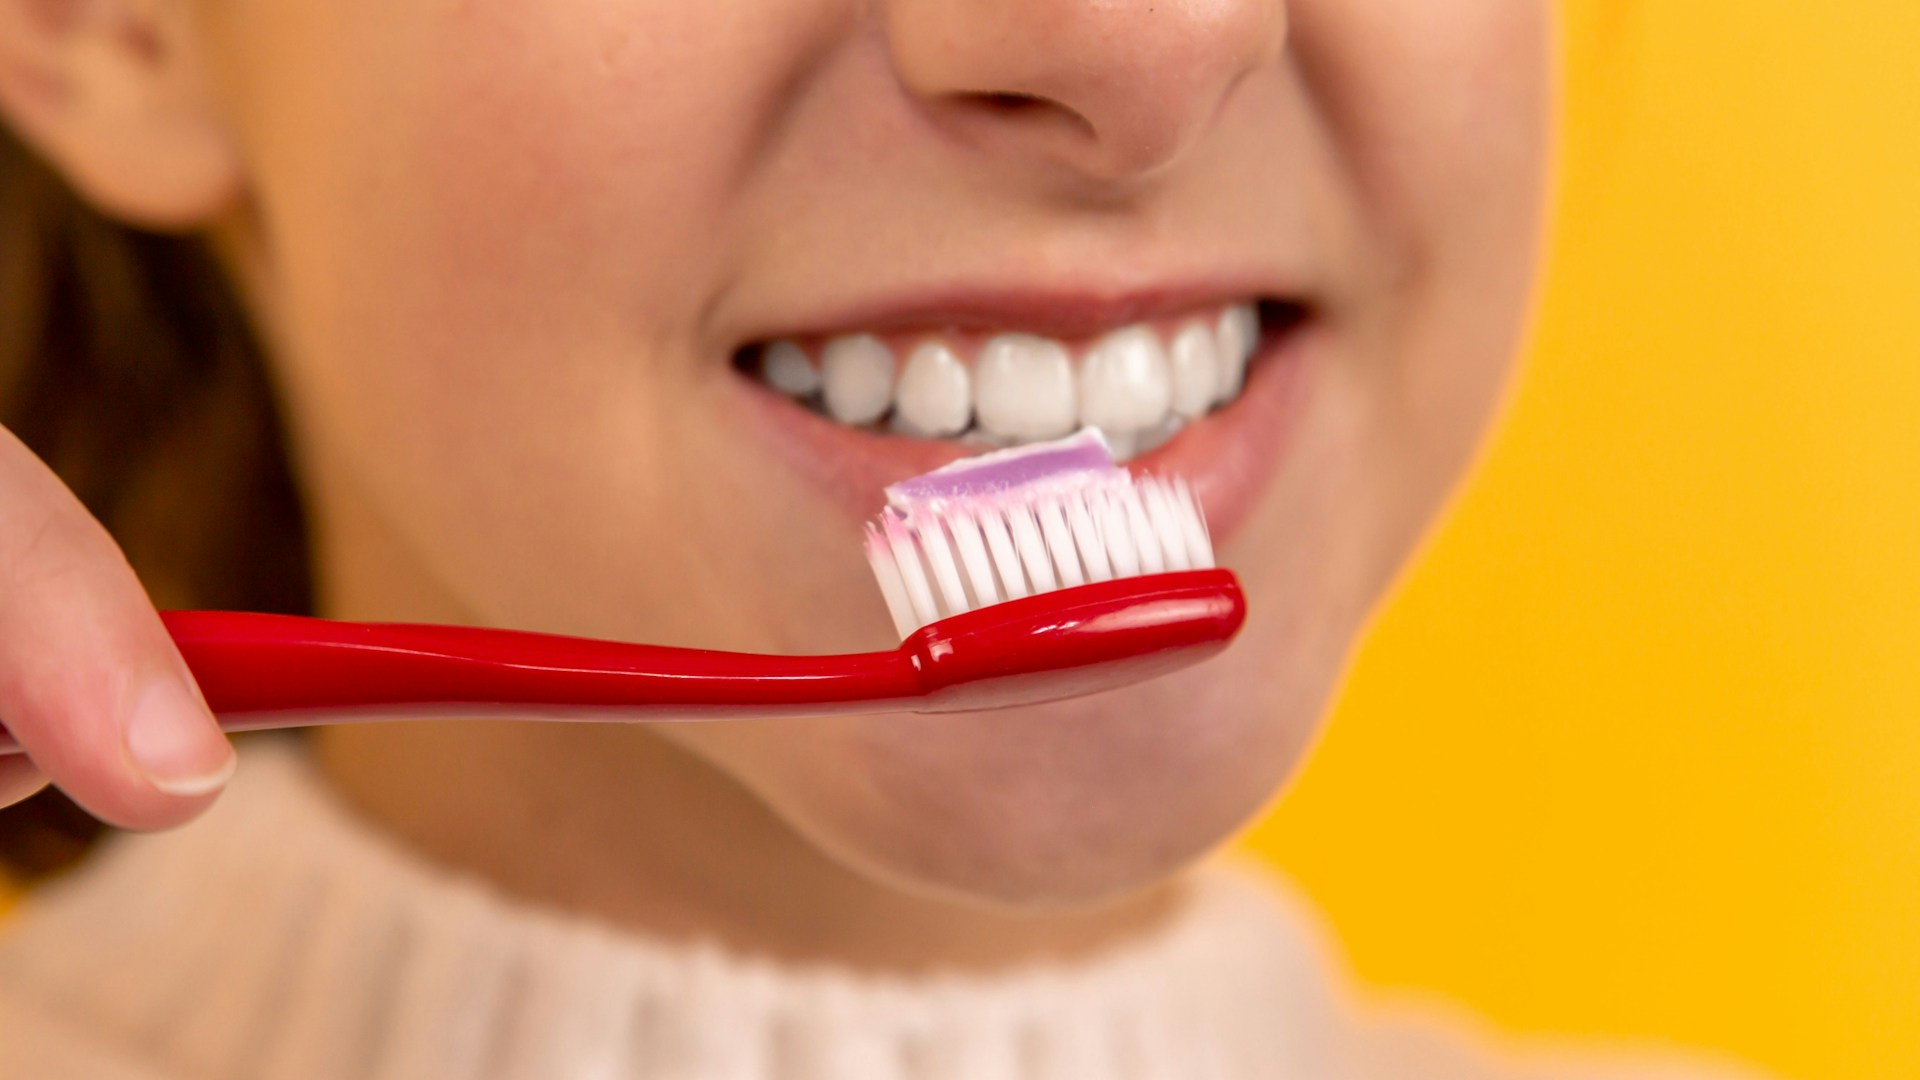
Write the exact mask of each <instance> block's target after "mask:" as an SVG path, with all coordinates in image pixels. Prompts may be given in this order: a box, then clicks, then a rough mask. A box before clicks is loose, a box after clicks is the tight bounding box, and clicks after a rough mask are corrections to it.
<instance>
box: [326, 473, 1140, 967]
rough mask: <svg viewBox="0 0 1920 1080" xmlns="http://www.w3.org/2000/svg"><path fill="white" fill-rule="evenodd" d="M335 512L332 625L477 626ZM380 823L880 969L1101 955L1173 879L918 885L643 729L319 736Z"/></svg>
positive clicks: (393, 553) (781, 951)
mask: <svg viewBox="0 0 1920 1080" xmlns="http://www.w3.org/2000/svg"><path fill="white" fill-rule="evenodd" d="M331 502H332V504H333V505H331V506H329V507H328V509H329V511H330V512H329V513H326V514H323V515H318V516H319V517H320V519H321V521H320V528H319V532H318V537H317V539H318V544H317V547H318V550H319V552H320V554H321V558H322V566H323V569H324V570H325V573H323V574H322V575H321V590H320V604H321V610H322V612H323V613H325V614H327V615H329V616H332V617H335V618H350V619H390V620H406V621H442V622H472V621H475V620H474V619H473V617H472V615H471V613H469V612H467V611H465V610H464V609H463V608H462V606H461V605H459V604H457V603H454V602H452V600H451V598H450V596H449V595H448V594H447V593H445V592H443V591H441V590H439V589H437V588H436V587H435V586H434V585H433V583H432V582H433V579H432V576H431V575H430V574H428V573H426V572H425V571H424V568H423V567H422V566H420V565H419V564H418V562H417V560H410V559H408V558H406V557H405V548H404V546H403V545H401V544H399V543H398V542H396V540H395V538H393V537H392V535H391V533H390V532H389V531H387V530H385V529H383V528H382V527H381V526H380V523H379V522H378V521H377V520H374V519H373V518H372V517H371V516H370V515H364V514H357V513H354V512H353V507H354V505H356V504H354V503H352V502H346V503H345V505H341V503H342V501H341V500H332V501H331ZM316 746H317V749H318V755H317V756H318V759H319V764H320V769H321V772H322V774H323V775H324V776H325V777H326V778H327V779H328V780H329V781H330V782H331V783H332V784H333V785H334V786H335V787H337V788H338V789H339V791H340V793H341V795H342V796H343V797H344V798H345V799H346V800H347V801H348V802H349V803H350V804H352V805H353V806H355V807H356V809H357V810H358V811H359V812H360V813H361V814H362V815H363V816H364V817H365V818H367V819H368V820H369V821H371V822H372V823H373V824H374V825H376V826H377V827H380V828H382V829H384V830H385V831H387V832H388V833H390V834H391V835H392V836H393V837H394V838H395V839H396V840H397V841H398V842H400V843H402V844H404V845H407V846H409V847H411V848H413V849H415V850H417V851H418V852H420V853H421V854H422V855H424V856H426V857H427V858H430V859H432V860H434V861H436V862H439V863H442V864H445V865H449V866H452V867H456V868H458V869H461V870H463V871H465V872H468V873H471V874H475V875H477V876H479V877H481V878H483V879H485V880H488V881H490V882H491V883H492V884H494V885H495V886H496V887H498V888H500V889H501V890H502V891H504V892H506V893H507V894H509V895H513V896H517V897H519V898H522V899H524V900H528V901H531V902H534V903H538V904H541V905H543V906H547V907H551V908H558V909H563V910H569V911H573V912H577V913H579V914H582V915H586V916H589V917H592V918H595V919H597V920H600V921H603V922H607V923H611V924H614V925H618V926H622V927H625V928H628V929H631V930H633V931H636V932H638V933H642V934H645V935H648V936H652V937H656V938H661V939H667V940H694V939H704V940H717V941H719V942H720V943H722V944H724V945H726V946H728V947H730V948H733V949H735V950H738V951H741V952H745V953H750V954H759V955H767V956H773V957H777V958H781V959H784V960H790V961H799V962H818V963H832V964H837V965H843V966H852V967H857V968H863V969H871V970H924V969H931V968H940V969H961V970H990V969H993V968H997V967H1006V966H1011V965H1016V964H1019V963H1022V962H1026V961H1032V960H1037V959H1042V958H1046V959H1053V958H1061V957H1069V956H1074V955H1078V954H1084V953H1089V952H1093V951H1097V950H1099V949H1101V948H1103V947H1105V946H1108V945H1110V944H1112V943H1114V942H1116V941H1119V940H1123V939H1126V938H1128V937H1131V936H1134V935H1137V934H1140V933H1142V932H1144V931H1146V930H1149V929H1150V928H1152V927H1153V926H1156V925H1158V924H1160V923H1161V922H1163V921H1164V920H1165V919H1166V918H1167V917H1168V915H1169V914H1170V913H1171V910H1172V908H1173V906H1174V900H1175V898H1174V896H1173V895H1172V891H1171V890H1167V889H1163V890H1160V891H1157V892H1154V893H1151V894H1149V895H1145V896H1140V897H1135V898H1132V899H1128V900H1125V901H1122V902H1119V903H1117V904H1113V905H1109V906H1106V907H1102V908H1097V909H1093V910H1083V911H1074V912H1046V913H1032V912H1014V911H1006V910H1002V909H995V908H988V907H984V906H977V905H971V904H967V903H964V902H958V901H954V900H950V899H945V898H936V897H928V896H922V895H918V894H915V893H911V892H908V891H904V890H902V889H898V888H894V887H891V886H889V885H887V884H885V883H882V882H878V881H875V880H872V879H870V878H868V877H865V876H863V875H861V874H859V873H858V872H856V871H853V870H850V869H848V868H847V867H846V866H844V865H842V864H841V863H839V862H837V861H835V860H834V859H833V858H831V857H829V856H828V855H826V854H824V853H823V852H821V851H820V850H819V849H818V848H816V847H815V846H813V845H812V844H811V843H809V842H808V841H807V840H806V839H805V838H804V837H802V836H801V835H799V834H798V833H797V832H796V831H795V830H794V829H793V828H792V827H791V826H790V825H788V824H787V823H786V822H785V821H784V820H782V819H781V818H779V817H778V816H777V815H775V814H774V813H773V812H772V811H770V810H769V809H768V808H767V807H766V805H765V804H764V803H762V802H761V801H760V800H759V799H757V798H756V797H755V796H754V795H753V794H752V793H751V792H750V791H748V790H746V789H745V788H743V787H742V786H741V785H740V784H739V783H738V782H736V781H735V780H734V779H733V778H731V777H730V776H728V775H726V774H724V773H722V772H721V771H720V770H718V769H716V768H714V767H712V766H710V765H708V764H707V763H706V762H704V761H702V760H700V759H698V758H696V757H695V756H693V755H692V754H690V753H688V752H687V751H685V750H682V749H680V748H679V747H677V746H675V745H672V744H670V743H669V742H668V741H667V740H665V739H661V738H658V737H656V736H655V735H653V734H651V733H650V732H649V731H648V730H647V729H646V728H644V727H639V726H631V727H630V726H624V725H598V724H538V723H499V722H480V721H444V722H418V723H407V724H369V725H362V726H350V727H339V728H330V729H322V730H321V731H319V732H317V733H316Z"/></svg>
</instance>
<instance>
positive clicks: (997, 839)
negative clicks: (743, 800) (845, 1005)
mask: <svg viewBox="0 0 1920 1080" xmlns="http://www.w3.org/2000/svg"><path fill="white" fill-rule="evenodd" d="M1243 644H1244V643H1243ZM1258 659H1259V652H1258V651H1257V650H1255V649H1251V648H1242V649H1236V650H1235V651H1233V652H1231V653H1229V654H1227V655H1225V656H1223V657H1221V658H1219V659H1217V660H1215V661H1213V662H1210V663H1208V664H1205V665H1202V666H1200V667H1198V668H1195V669H1192V670H1190V671H1187V672H1183V673H1181V674H1180V675H1176V676H1172V677H1169V678H1166V679H1162V680H1160V681H1158V682H1155V683H1151V684H1147V685H1144V686H1139V687H1132V688H1128V689H1125V690H1119V691H1113V692H1110V693H1107V694H1102V695H1097V696H1094V697H1090V698H1083V699H1079V700H1075V701H1067V702H1059V703H1055V704H1051V705H1045V706H1036V707H1028V708H1020V709H1009V710H1005V711H999V712H991V713H961V714H948V715H939V716H923V715H916V714H899V715H888V716H869V717H857V718H848V719H834V720H816V721H798V722H796V721H783V722H781V723H779V724H743V725H733V726H732V727H731V730H730V731H728V732H726V733H725V734H724V735H721V733H719V732H717V731H714V732H713V734H715V735H719V736H720V739H719V741H718V743H717V744H715V745H709V746H706V747H703V748H702V749H701V752H702V753H704V754H706V755H707V756H709V757H712V758H715V759H718V760H720V761H722V762H723V763H724V766H725V767H726V769H727V770H728V771H729V772H731V773H732V774H733V775H734V776H735V777H736V778H738V779H739V780H741V781H742V782H744V783H745V784H747V786H748V787H750V788H751V789H753V790H754V791H755V793H756V794H758V795H759V796H760V797H761V798H762V799H764V800H765V801H766V802H767V803H768V804H769V805H770V806H772V808H773V809H774V810H775V812H776V813H778V814H779V815H780V816H781V817H782V818H783V819H785V820H786V821H787V822H788V823H789V824H790V825H791V826H793V827H794V828H795V829H797V830H798V831H799V832H800V833H802V834H803V835H804V836H805V837H806V838H807V839H808V840H809V841H811V842H812V843H813V844H814V845H815V846H816V847H818V848H820V849H821V850H822V851H824V852H826V853H827V854H828V855H829V856H831V857H832V858H834V859H835V860H836V861H838V862H840V863H841V864H843V865H845V866H847V867H849V868H851V869H853V870H855V871H856V872H858V873H860V874H862V875H863V876H866V877H868V878H870V879H874V880H877V881H881V882H883V883H885V884H887V885H889V886H890V887H893V888H897V889H900V890H902V891H904V892H908V893H912V894H916V895H922V896H926V897H929V898H937V899H942V900H946V901H950V902H958V903H963V904H968V905H973V906H984V907H990V908H1001V909H1010V910H1027V911H1047V910H1060V909H1072V908H1085V907H1090V906H1096V905H1099V904H1102V903H1105V902H1110V901H1115V900H1119V899H1122V898H1125V897H1127V896H1128V895H1129V894H1133V893H1137V892H1140V891H1142V890H1145V889H1148V888H1150V887H1152V886H1155V885H1158V884H1161V883H1164V882H1165V881H1167V880H1168V879H1169V878H1171V877H1173V876H1175V875H1177V874H1179V873H1180V872H1181V871H1182V870H1184V869H1185V868H1187V867H1189V866H1190V865H1191V864H1193V863H1194V862H1195V861H1197V860H1199V859H1200V858H1202V857H1204V856H1205V855H1206V854H1207V853H1209V852H1210V851H1212V850H1213V849H1215V848H1217V847H1218V846H1219V845H1220V844H1221V843H1223V842H1224V841H1225V840H1227V839H1228V838H1229V837H1231V836H1232V835H1233V833H1234V832H1235V831H1236V830H1238V829H1239V828H1240V827H1241V826H1242V825H1243V824H1245V823H1246V822H1247V821H1248V819H1249V818H1251V817H1252V816H1253V815H1255V814H1256V813H1258V812H1259V810H1260V809H1261V808H1262V807H1263V806H1264V805H1265V804H1266V803H1267V801H1268V800H1269V799H1270V798H1271V797H1272V796H1273V794H1274V793H1275V792H1276V791H1277V790H1278V789H1279V788H1280V786H1281V785H1282V784H1283V783H1284V782H1285V780H1286V779H1287V776H1288V775H1289V774H1290V773H1291V772H1292V771H1293V769H1294V768H1295V767H1296V765H1297V764H1298V762H1299V760H1300V758H1301V756H1302V754H1303V752H1304V749H1305V746H1306V744H1307V742H1308V740H1309V739H1310V737H1311V735H1312V732H1313V730H1314V727H1315V724H1316V722H1317V720H1318V716H1319V712H1320V709H1321V707H1322V706H1323V704H1324V701H1325V698H1326V695H1327V691H1328V689H1329V687H1328V686H1324V685H1323V686H1317V687H1314V688H1312V689H1311V690H1309V691H1308V692H1306V693H1294V694H1289V693H1286V692H1285V688H1284V685H1282V684H1276V683H1274V682H1273V681H1272V678H1271V676H1270V675H1267V676H1265V677H1263V676H1262V673H1261V672H1260V670H1259V668H1260V665H1259V664H1258V662H1257V661H1258ZM1322 681H1324V682H1329V683H1330V681H1331V680H1322Z"/></svg>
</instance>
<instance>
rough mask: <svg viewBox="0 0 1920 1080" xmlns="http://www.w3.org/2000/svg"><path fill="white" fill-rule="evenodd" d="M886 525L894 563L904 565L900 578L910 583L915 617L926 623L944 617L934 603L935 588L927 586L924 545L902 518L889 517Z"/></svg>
mask: <svg viewBox="0 0 1920 1080" xmlns="http://www.w3.org/2000/svg"><path fill="white" fill-rule="evenodd" d="M885 527H886V530H887V546H888V547H890V548H892V549H893V559H894V564H895V565H896V566H898V567H899V568H900V580H901V581H903V582H905V583H906V586H907V600H908V601H909V602H910V603H912V605H913V614H914V617H915V618H917V619H919V620H920V621H919V623H918V625H920V626H925V625H926V624H928V623H930V622H933V621H934V620H936V619H938V618H939V617H940V609H939V608H937V607H935V606H934V603H933V590H932V589H931V588H929V587H928V586H927V571H926V568H925V567H924V566H922V565H921V563H920V549H919V547H918V546H917V545H916V544H915V543H914V541H913V535H912V534H911V533H909V532H907V528H906V526H904V525H902V524H900V522H899V519H897V518H888V519H887V521H886V526H885Z"/></svg>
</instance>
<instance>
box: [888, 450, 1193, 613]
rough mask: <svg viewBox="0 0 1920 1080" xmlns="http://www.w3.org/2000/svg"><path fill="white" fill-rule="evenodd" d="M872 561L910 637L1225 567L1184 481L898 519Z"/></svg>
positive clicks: (958, 505)
mask: <svg viewBox="0 0 1920 1080" xmlns="http://www.w3.org/2000/svg"><path fill="white" fill-rule="evenodd" d="M867 558H868V560H869V561H870V562H872V564H873V572H874V577H875V578H876V579H877V580H878V581H879V583H880V593H881V595H882V596H883V597H884V598H885V600H886V603H887V610H888V612H890V613H891V614H892V616H893V621H894V625H895V627H896V628H897V629H898V630H899V631H900V636H901V637H903V638H904V637H906V636H908V635H909V634H911V633H912V632H913V631H914V630H916V629H918V628H920V627H922V626H925V625H927V624H928V623H931V622H935V621H937V620H939V619H943V618H948V617H951V616H953V615H957V614H960V613H962V612H965V611H970V610H972V609H975V608H981V607H986V606H989V605H992V604H997V603H1001V602H1004V601H1007V600H1017V599H1019V598H1021V597H1024V596H1028V595H1032V594H1037V593H1045V592H1050V591H1052V590H1055V589H1059V588H1072V587H1074V586H1077V585H1081V584H1084V583H1086V582H1088V581H1109V580H1113V579H1116V578H1128V577H1138V576H1140V575H1143V574H1158V573H1163V572H1166V571H1177V570H1188V569H1205V568H1210V567H1212V566H1213V565H1214V557H1213V541H1212V539H1211V538H1210V537H1209V535H1208V532H1207V522H1206V517H1205V515H1203V514H1202V513H1201V511H1200V503H1199V500H1198V499H1196V498H1195V497H1194V493H1193V489H1192V488H1190V487H1188V486H1187V484H1186V483H1184V482H1183V481H1180V480H1172V481H1167V480H1161V479H1158V478H1154V477H1142V478H1139V479H1137V480H1128V479H1126V478H1124V477H1123V478H1122V479H1121V480H1119V481H1113V480H1102V481H1101V482H1099V483H1098V484H1097V485H1089V486H1088V487H1085V488H1082V489H1074V490H1058V489H1055V490H1038V491H1032V492H1028V491H1014V492H1011V493H1003V494H998V495H993V496H990V497H983V498H979V499H974V500H970V501H969V500H955V501H954V503H953V504H952V505H942V504H938V503H934V504H927V505H920V506H916V507H914V508H913V509H912V510H911V512H910V516H905V515H903V514H902V513H901V512H900V511H895V510H889V511H886V512H885V513H883V514H882V515H881V518H880V520H879V521H878V522H877V523H875V524H874V525H871V526H869V527H868V530H867Z"/></svg>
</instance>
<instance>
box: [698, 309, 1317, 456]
mask: <svg viewBox="0 0 1920 1080" xmlns="http://www.w3.org/2000/svg"><path fill="white" fill-rule="evenodd" d="M1304 316H1305V310H1304V308H1303V306H1302V305H1300V304H1297V303H1293V302H1289V301H1283V300H1271V299H1255V298H1247V299H1243V300H1239V301H1233V302H1226V303H1215V304H1211V305H1207V306H1202V307H1195V308H1191V309H1188V310H1185V311H1180V312H1176V313H1171V314H1167V315H1164V316H1158V317H1153V318H1145V319H1141V320H1138V321H1135V322H1132V323H1128V324H1125V325H1121V326H1115V327H1111V328H1109V329H1106V330H1105V331H1104V332H1101V333H1098V334H1094V335H1086V336H1080V337H1072V338H1069V337H1057V336H1049V335H1046V334H1041V333H1035V332H1031V331H1028V330H1023V329H1019V328H994V329H986V328H978V327H972V326H944V327H942V326H931V327H921V328H912V327H909V328H905V329H878V328H876V329H854V330H850V331H847V332H843V333H833V334H813V335H798V336H792V337H779V338H774V339H770V340H767V341H763V342H756V343H754V344H751V345H749V346H747V347H745V348H742V349H741V350H739V351H738V352H737V353H736V355H735V360H734V362H735V365H736V366H737V367H738V368H739V369H740V370H741V371H742V372H743V373H745V374H746V375H747V376H748V377H749V378H752V379H754V380H756V381H758V382H760V383H761V384H763V385H764V386H766V387H767V388H769V389H771V390H772V391H774V392H775V393H776V394H778V395H780V396H782V397H784V398H786V399H788V400H789V401H791V402H793V403H795V404H798V405H800V406H801V407H803V408H806V409H808V410H810V411H812V412H814V413H815V414H817V415H818V416H820V417H822V418H824V419H826V420H830V421H832V422H833V423H835V424H837V425H840V426H842V427H846V428H852V429H856V430H860V431H865V432H869V433H872V434H879V435H891V436H904V437H907V438H910V439H918V440H940V441H950V442H956V443H958V444H960V445H962V446H966V447H973V448H978V449H986V448H991V447H1000V446H1010V445H1018V444H1021V443H1027V442H1035V441H1039V440H1044V439H1053V438H1058V437H1060V436H1062V435H1066V434H1068V433H1070V432H1073V431H1075V430H1078V429H1080V428H1083V427H1094V428H1098V429H1099V430H1100V431H1101V433H1102V434H1104V435H1105V436H1106V438H1107V441H1108V443H1109V444H1110V445H1111V446H1112V447H1113V450H1114V455H1115V457H1116V458H1117V459H1119V460H1121V461H1127V460H1131V459H1133V458H1135V457H1137V456H1140V455H1144V454H1147V453H1149V452H1151V451H1153V450H1155V449H1157V448H1159V447H1161V446H1163V445H1165V444H1166V443H1167V442H1168V441H1169V440H1171V439H1172V438H1173V437H1174V436H1175V435H1177V434H1179V433H1180V432H1181V431H1182V430H1183V429H1184V428H1186V427H1188V426H1190V425H1193V424H1195V423H1196V422H1198V421H1201V420H1203V419H1205V418H1206V417H1207V416H1209V415H1210V414H1212V413H1213V412H1215V411H1216V410H1220V409H1224V408H1226V407H1227V406H1228V405H1231V404H1232V403H1233V402H1235V401H1236V400H1237V399H1238V398H1239V397H1240V396H1241V394H1242V393H1243V391H1244V389H1245V387H1246V385H1247V377H1248V371H1249V366H1250V365H1255V366H1257V365H1258V364H1259V363H1260V362H1261V357H1262V356H1263V354H1264V352H1266V351H1268V350H1264V349H1263V346H1264V345H1265V344H1268V343H1270V342H1271V341H1272V340H1273V339H1274V338H1276V337H1278V336H1281V335H1284V334H1285V333H1286V332H1287V331H1289V330H1290V329H1292V328H1293V327H1295V326H1296V325H1297V324H1299V323H1300V322H1301V321H1302V320H1303V318H1304Z"/></svg>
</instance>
